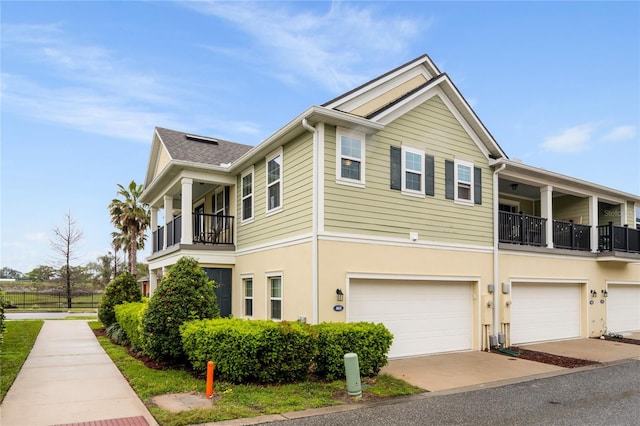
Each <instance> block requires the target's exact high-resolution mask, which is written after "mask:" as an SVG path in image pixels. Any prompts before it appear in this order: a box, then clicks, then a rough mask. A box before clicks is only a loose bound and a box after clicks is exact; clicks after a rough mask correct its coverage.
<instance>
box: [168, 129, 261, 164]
mask: <svg viewBox="0 0 640 426" xmlns="http://www.w3.org/2000/svg"><path fill="white" fill-rule="evenodd" d="M156 133H157V135H158V137H159V138H160V141H161V142H162V143H163V145H164V146H165V148H166V149H167V152H168V153H169V156H170V157H171V159H172V160H180V161H187V162H190V163H204V164H210V165H212V166H220V165H223V164H230V163H233V162H234V161H236V160H237V159H238V158H240V157H242V155H243V154H245V153H246V152H247V151H249V150H250V149H251V148H253V147H252V146H250V145H243V144H239V143H236V142H229V141H226V140H223V139H218V138H211V137H207V136H200V135H194V134H191V133H183V132H178V131H176V130H170V129H165V128H162V127H156Z"/></svg>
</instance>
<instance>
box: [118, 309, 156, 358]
mask: <svg viewBox="0 0 640 426" xmlns="http://www.w3.org/2000/svg"><path fill="white" fill-rule="evenodd" d="M148 304H149V300H148V299H143V301H142V302H129V303H123V304H122V305H118V306H116V307H115V312H116V321H117V323H118V325H119V326H120V327H121V328H122V330H123V331H124V332H125V334H126V335H127V338H128V339H129V341H130V342H131V346H133V349H134V350H136V351H140V350H142V318H143V316H144V312H145V310H146V309H147V305H148Z"/></svg>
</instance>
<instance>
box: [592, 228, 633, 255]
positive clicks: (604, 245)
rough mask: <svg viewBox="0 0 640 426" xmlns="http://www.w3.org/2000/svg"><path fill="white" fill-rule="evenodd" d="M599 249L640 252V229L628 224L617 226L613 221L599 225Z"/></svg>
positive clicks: (601, 250) (602, 250)
mask: <svg viewBox="0 0 640 426" xmlns="http://www.w3.org/2000/svg"><path fill="white" fill-rule="evenodd" d="M598 250H599V251H600V252H616V251H618V252H625V253H640V229H633V228H629V226H628V225H625V226H616V225H614V224H613V222H609V223H608V224H607V225H601V226H598Z"/></svg>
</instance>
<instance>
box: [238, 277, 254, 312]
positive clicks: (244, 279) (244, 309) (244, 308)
mask: <svg viewBox="0 0 640 426" xmlns="http://www.w3.org/2000/svg"><path fill="white" fill-rule="evenodd" d="M240 279H241V280H242V316H243V317H245V318H253V317H254V316H255V311H256V304H255V294H256V284H255V282H256V281H255V280H254V279H253V274H246V275H240ZM248 280H250V281H251V296H250V297H249V296H247V287H246V285H247V281H248ZM247 300H251V315H247Z"/></svg>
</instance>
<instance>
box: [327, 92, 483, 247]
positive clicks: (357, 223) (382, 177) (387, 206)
mask: <svg viewBox="0 0 640 426" xmlns="http://www.w3.org/2000/svg"><path fill="white" fill-rule="evenodd" d="M335 131H336V130H335V128H333V127H329V126H327V128H326V134H325V152H324V154H325V182H324V183H325V230H327V231H330V232H342V233H353V234H364V235H371V236H379V237H391V238H406V239H408V238H409V232H418V234H419V238H420V240H428V241H438V242H448V243H464V244H477V245H491V244H492V241H493V232H492V223H493V217H492V204H493V202H492V199H493V194H492V189H491V185H492V171H491V169H490V168H489V166H488V161H487V159H486V157H485V156H484V154H483V153H482V152H481V151H480V149H479V148H478V147H477V146H476V145H475V143H474V142H473V141H472V140H471V138H470V137H469V135H468V134H467V133H466V131H465V130H464V129H463V128H462V126H461V125H460V124H459V123H458V122H457V120H456V119H455V117H454V116H453V115H452V114H451V112H450V111H449V109H448V108H447V107H446V105H445V104H444V103H443V102H442V100H441V99H440V98H439V97H434V98H432V99H430V100H428V101H426V102H425V103H423V104H422V105H420V106H418V107H416V108H414V109H413V110H412V111H410V112H408V113H407V114H405V115H403V116H402V117H400V118H398V119H397V120H395V121H393V122H392V123H389V124H388V125H387V126H386V128H385V129H384V130H382V131H380V132H378V133H377V134H375V135H373V136H371V137H368V138H367V141H366V157H365V162H366V166H365V167H366V171H365V178H366V182H365V184H366V187H365V188H354V187H350V186H345V185H340V184H338V183H336V170H335V163H336V162H335V158H336V157H335V156H336V152H335V149H336V143H335ZM402 144H406V145H409V146H412V147H415V148H421V149H424V150H425V153H426V154H428V155H433V156H434V157H435V195H434V196H426V197H424V198H418V197H412V196H408V195H403V194H401V192H400V191H396V190H391V189H390V158H389V151H390V149H389V147H390V146H391V145H393V146H401V145H402ZM454 158H460V159H465V160H470V161H473V162H474V165H475V167H480V168H482V201H483V202H482V205H473V206H466V205H461V204H456V203H455V202H454V201H453V200H446V199H445V176H444V174H445V172H444V167H445V166H444V164H445V160H453V159H454Z"/></svg>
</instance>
